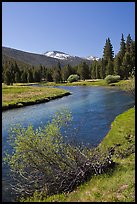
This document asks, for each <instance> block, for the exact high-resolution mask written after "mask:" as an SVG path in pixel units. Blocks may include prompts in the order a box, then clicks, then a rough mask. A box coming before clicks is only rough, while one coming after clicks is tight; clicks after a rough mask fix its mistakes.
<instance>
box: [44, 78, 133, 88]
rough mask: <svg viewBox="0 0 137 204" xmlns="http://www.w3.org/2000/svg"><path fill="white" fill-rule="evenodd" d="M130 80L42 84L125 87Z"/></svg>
mask: <svg viewBox="0 0 137 204" xmlns="http://www.w3.org/2000/svg"><path fill="white" fill-rule="evenodd" d="M129 82H130V80H120V81H119V82H116V83H111V84H107V83H106V81H105V80H104V79H94V80H92V79H90V80H85V81H84V80H81V81H77V82H72V83H69V82H64V83H55V82H42V83H41V84H42V85H45V86H118V87H123V86H124V85H126V84H128V83H129Z"/></svg>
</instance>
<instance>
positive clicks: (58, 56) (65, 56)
mask: <svg viewBox="0 0 137 204" xmlns="http://www.w3.org/2000/svg"><path fill="white" fill-rule="evenodd" d="M44 55H46V56H47V57H53V58H56V59H61V60H65V59H68V58H71V57H72V56H70V55H69V54H66V53H63V52H59V51H48V52H45V53H44Z"/></svg>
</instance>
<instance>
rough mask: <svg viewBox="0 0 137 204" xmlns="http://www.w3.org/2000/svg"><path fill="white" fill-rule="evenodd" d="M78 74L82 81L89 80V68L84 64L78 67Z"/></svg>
mask: <svg viewBox="0 0 137 204" xmlns="http://www.w3.org/2000/svg"><path fill="white" fill-rule="evenodd" d="M78 74H79V76H80V79H82V80H85V79H89V66H88V64H87V63H86V62H83V63H82V64H80V65H79V67H78Z"/></svg>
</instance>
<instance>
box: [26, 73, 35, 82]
mask: <svg viewBox="0 0 137 204" xmlns="http://www.w3.org/2000/svg"><path fill="white" fill-rule="evenodd" d="M27 81H28V82H29V83H32V82H34V79H33V73H32V70H29V71H28V73H27Z"/></svg>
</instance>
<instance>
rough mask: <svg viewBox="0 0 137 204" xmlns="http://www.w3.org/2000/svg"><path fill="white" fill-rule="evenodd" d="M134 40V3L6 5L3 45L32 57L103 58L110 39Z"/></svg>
mask: <svg viewBox="0 0 137 204" xmlns="http://www.w3.org/2000/svg"><path fill="white" fill-rule="evenodd" d="M122 33H123V34H124V38H125V40H126V37H127V35H128V34H129V33H130V34H131V37H132V38H133V39H135V3H134V2H3V3H2V45H3V46H6V47H11V48H15V49H19V50H24V51H28V52H33V53H39V54H41V53H44V52H46V51H52V50H58V51H62V52H65V53H68V54H70V55H76V56H81V57H82V56H89V55H92V56H97V57H102V54H103V47H104V45H105V41H106V39H107V38H108V37H109V38H110V40H111V43H112V45H113V49H114V53H115V54H116V53H117V52H118V51H119V47H120V39H121V34H122Z"/></svg>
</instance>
